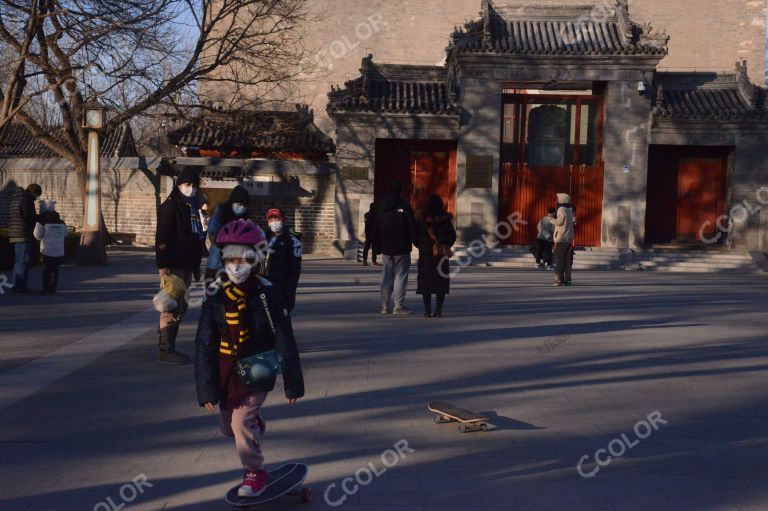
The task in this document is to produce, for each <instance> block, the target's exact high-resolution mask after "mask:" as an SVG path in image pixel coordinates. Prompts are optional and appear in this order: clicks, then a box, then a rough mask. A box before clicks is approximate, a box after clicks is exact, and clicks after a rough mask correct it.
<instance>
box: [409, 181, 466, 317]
mask: <svg viewBox="0 0 768 511" xmlns="http://www.w3.org/2000/svg"><path fill="white" fill-rule="evenodd" d="M454 243H456V229H454V227H453V218H452V217H451V214H450V213H448V212H447V211H446V210H445V206H444V205H443V200H442V199H441V198H440V196H439V195H431V196H430V197H429V199H428V200H427V205H426V206H425V207H424V210H423V211H421V212H420V213H419V218H418V223H417V226H416V239H415V240H414V244H415V245H416V247H417V248H418V249H419V266H418V275H417V281H418V285H417V288H416V293H417V294H420V295H421V296H422V298H423V300H424V317H427V318H429V317H433V316H432V294H433V293H434V294H435V295H437V297H436V300H437V303H436V308H435V314H434V317H436V318H441V317H443V304H444V303H445V295H447V294H448V293H449V292H450V283H451V280H450V273H449V272H450V268H449V261H450V259H451V247H452V246H453V244H454Z"/></svg>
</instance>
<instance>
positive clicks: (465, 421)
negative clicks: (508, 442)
mask: <svg viewBox="0 0 768 511" xmlns="http://www.w3.org/2000/svg"><path fill="white" fill-rule="evenodd" d="M427 408H428V409H429V411H430V412H435V413H436V414H437V415H435V424H442V423H444V422H459V423H460V424H459V432H460V433H468V432H470V431H488V424H486V423H485V422H483V421H486V420H488V417H483V416H482V415H478V414H476V413H475V412H470V411H469V410H465V409H463V408H459V407H457V406H453V405H452V404H451V403H446V402H444V401H438V402H433V403H429V405H427Z"/></svg>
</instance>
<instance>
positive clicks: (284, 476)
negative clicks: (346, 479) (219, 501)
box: [224, 463, 312, 510]
mask: <svg viewBox="0 0 768 511" xmlns="http://www.w3.org/2000/svg"><path fill="white" fill-rule="evenodd" d="M308 473H309V468H308V467H307V466H306V465H304V464H303V463H288V464H287V465H283V466H282V467H279V468H276V469H274V470H270V471H268V472H267V487H266V488H265V489H264V492H263V493H262V494H261V495H259V496H258V497H239V496H238V495H237V490H238V488H240V485H239V484H238V485H237V486H235V487H234V488H232V489H231V490H229V491H228V492H227V496H226V497H225V498H224V500H225V501H226V503H227V504H229V505H230V506H232V507H233V508H235V509H240V510H241V509H250V508H251V507H253V506H258V505H259V504H264V503H266V502H271V501H273V500H275V499H278V498H280V497H282V496H284V495H286V496H290V497H299V498H300V499H301V501H302V502H309V501H311V500H312V488H310V487H308V486H303V484H304V481H305V480H306V479H307V475H308Z"/></svg>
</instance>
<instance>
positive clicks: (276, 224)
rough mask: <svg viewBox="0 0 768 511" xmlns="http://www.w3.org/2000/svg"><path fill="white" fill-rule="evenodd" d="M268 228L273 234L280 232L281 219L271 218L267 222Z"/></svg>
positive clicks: (281, 228) (281, 229) (281, 230)
mask: <svg viewBox="0 0 768 511" xmlns="http://www.w3.org/2000/svg"><path fill="white" fill-rule="evenodd" d="M269 228H270V229H271V230H272V232H274V233H275V234H280V233H281V232H283V221H282V220H272V221H271V222H269Z"/></svg>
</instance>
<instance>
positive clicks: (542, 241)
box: [536, 208, 557, 270]
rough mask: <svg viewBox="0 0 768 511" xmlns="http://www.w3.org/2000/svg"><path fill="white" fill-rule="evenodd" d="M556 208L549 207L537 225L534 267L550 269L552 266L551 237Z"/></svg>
mask: <svg viewBox="0 0 768 511" xmlns="http://www.w3.org/2000/svg"><path fill="white" fill-rule="evenodd" d="M556 213H557V209H555V208H549V211H548V212H547V216H545V217H544V218H542V219H541V220H539V225H538V226H537V231H538V235H537V237H536V267H537V268H540V269H544V268H546V269H548V270H551V269H552V268H553V267H552V246H553V244H554V243H553V241H552V238H553V236H554V225H552V220H554V219H555V214H556Z"/></svg>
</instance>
